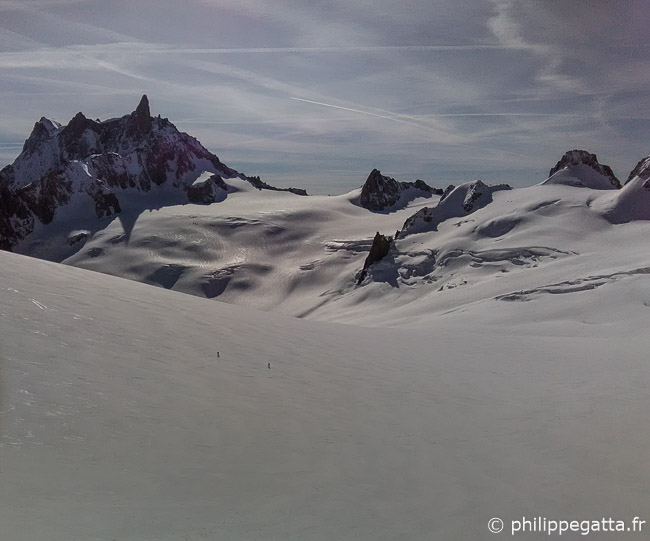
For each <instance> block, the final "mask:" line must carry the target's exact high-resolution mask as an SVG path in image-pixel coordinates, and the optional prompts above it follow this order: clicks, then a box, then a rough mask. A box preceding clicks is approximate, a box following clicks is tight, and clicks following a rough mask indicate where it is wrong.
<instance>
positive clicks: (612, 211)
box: [594, 156, 650, 224]
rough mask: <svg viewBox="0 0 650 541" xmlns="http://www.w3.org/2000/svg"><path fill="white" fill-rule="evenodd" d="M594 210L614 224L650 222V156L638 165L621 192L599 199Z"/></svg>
mask: <svg viewBox="0 0 650 541" xmlns="http://www.w3.org/2000/svg"><path fill="white" fill-rule="evenodd" d="M594 209H595V210H599V211H600V212H601V213H602V214H603V215H604V216H605V217H606V218H607V219H608V220H609V221H610V222H612V223H614V224H621V223H626V222H631V221H634V220H650V156H648V157H647V158H644V159H643V160H641V161H640V162H639V163H638V164H637V166H636V167H635V168H634V169H633V170H632V172H631V173H630V176H629V178H628V180H627V182H626V183H625V186H623V188H622V189H621V190H620V191H618V192H616V193H614V194H611V196H610V197H602V198H599V199H597V200H596V201H595V202H594Z"/></svg>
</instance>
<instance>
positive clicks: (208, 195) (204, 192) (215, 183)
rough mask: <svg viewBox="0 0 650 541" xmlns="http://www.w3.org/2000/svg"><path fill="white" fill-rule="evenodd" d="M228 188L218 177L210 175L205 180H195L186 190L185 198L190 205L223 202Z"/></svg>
mask: <svg viewBox="0 0 650 541" xmlns="http://www.w3.org/2000/svg"><path fill="white" fill-rule="evenodd" d="M227 191H228V186H227V185H226V183H225V182H224V181H223V179H222V178H221V177H220V176H219V175H211V176H210V177H208V178H207V179H205V180H201V179H200V178H199V179H197V180H196V181H195V182H194V183H193V184H192V185H191V186H189V187H188V188H187V198H188V199H189V200H190V202H192V203H203V204H206V205H209V204H211V203H216V202H217V201H220V200H223V198H224V197H225V193H226V192H227Z"/></svg>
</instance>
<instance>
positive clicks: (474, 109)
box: [0, 0, 650, 194]
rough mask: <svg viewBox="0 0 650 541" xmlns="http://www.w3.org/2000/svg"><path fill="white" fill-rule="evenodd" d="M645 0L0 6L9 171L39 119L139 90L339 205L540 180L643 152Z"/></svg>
mask: <svg viewBox="0 0 650 541" xmlns="http://www.w3.org/2000/svg"><path fill="white" fill-rule="evenodd" d="M648 20H650V3H648V2H647V0H612V1H609V0H572V1H570V2H567V1H565V0H545V1H540V0H466V1H463V2H457V1H455V0H453V1H452V0H449V1H442V0H403V1H402V2H395V0H310V1H309V2H306V1H304V0H184V1H183V2H178V1H171V0H110V1H106V0H0V166H4V165H6V164H8V163H11V162H12V161H13V160H14V158H15V157H16V156H17V155H18V153H19V152H20V150H21V148H22V144H23V141H24V140H25V139H26V138H27V136H28V135H29V133H30V132H31V129H32V127H33V125H34V122H35V121H37V120H38V119H39V118H40V117H42V116H46V117H48V118H51V119H54V120H57V121H59V122H61V123H64V124H65V123H67V122H68V121H69V119H70V118H72V116H74V114H75V113H77V112H78V111H83V112H84V113H85V114H86V115H87V116H88V117H90V118H100V119H106V118H111V117H115V116H122V115H124V114H126V113H128V112H130V111H132V110H133V109H134V108H135V107H136V105H137V103H138V101H139V98H140V96H141V95H142V94H143V93H146V94H147V95H148V97H149V101H150V104H151V111H152V114H154V115H157V114H160V115H161V116H163V117H168V118H169V119H170V120H171V121H172V122H174V124H176V126H177V127H178V128H179V129H181V130H182V131H185V132H188V133H190V134H191V135H193V136H195V137H197V138H198V139H199V141H201V142H202V143H203V145H204V146H206V147H207V148H208V149H209V150H211V151H212V152H214V153H215V154H217V155H218V156H219V158H220V159H221V160H222V161H223V162H224V163H226V164H227V165H229V166H231V167H234V168H235V169H237V170H239V171H241V172H244V173H246V174H249V175H260V176H261V177H262V179H263V180H265V181H267V182H269V183H271V184H275V185H278V186H297V187H303V188H306V189H307V190H308V191H309V192H310V193H332V194H334V193H343V192H346V191H349V190H351V189H353V188H355V187H358V186H360V185H361V184H363V182H364V181H365V179H366V177H367V176H368V174H369V172H370V171H371V170H372V169H373V168H378V169H380V170H381V171H382V173H384V174H387V175H390V176H392V177H395V178H397V179H398V180H415V179H417V178H421V179H423V180H425V181H427V182H429V183H430V184H432V185H435V186H446V185H447V184H449V183H455V184H457V183H459V182H464V181H467V180H473V179H476V178H481V179H483V180H484V181H487V182H509V183H511V184H512V185H513V186H526V185H532V184H535V183H538V182H541V181H543V180H544V179H545V178H546V177H547V175H548V171H549V169H550V168H551V167H552V166H553V165H555V163H556V162H557V161H558V160H559V159H560V157H561V156H562V154H563V153H564V152H565V151H567V150H570V149H574V148H580V149H585V150H589V151H590V152H594V153H595V154H597V155H598V158H599V161H600V162H601V163H605V164H608V165H610V166H612V168H613V169H614V172H615V173H616V174H617V176H618V177H619V178H622V179H626V178H627V175H628V174H629V172H630V171H631V169H632V168H633V167H634V165H636V163H637V161H638V160H640V159H641V158H642V157H644V156H647V155H648V154H650V140H649V138H648V134H649V132H650V130H649V127H650V119H649V118H648V114H649V112H650V111H649V110H650V84H649V83H650V46H649V44H648V41H647V22H648Z"/></svg>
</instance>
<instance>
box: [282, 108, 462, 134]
mask: <svg viewBox="0 0 650 541" xmlns="http://www.w3.org/2000/svg"><path fill="white" fill-rule="evenodd" d="M290 99H292V100H296V101H304V102H305V103H312V104H314V105H320V106H322V107H331V108H332V109H340V110H341V111H350V112H352V113H358V114H360V115H366V116H372V117H375V118H383V119H384V120H390V121H391V122H398V123H400V124H406V125H407V126H413V127H415V128H420V129H421V130H425V131H427V132H430V133H435V134H437V135H439V136H441V135H444V137H446V142H453V141H451V139H453V136H452V135H450V134H446V133H443V132H442V131H441V130H438V129H436V128H434V127H432V126H426V125H422V124H419V123H417V122H412V121H409V120H405V119H404V118H400V117H399V116H397V115H395V116H392V115H382V114H379V113H371V112H370V111H362V110H361V109H353V108H351V107H342V106H341V105H333V104H331V103H323V102H321V101H313V100H306V99H304V98H295V97H291V98H290Z"/></svg>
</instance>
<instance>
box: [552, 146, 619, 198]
mask: <svg viewBox="0 0 650 541" xmlns="http://www.w3.org/2000/svg"><path fill="white" fill-rule="evenodd" d="M548 176H549V178H548V179H547V180H546V181H545V182H544V184H566V185H571V186H583V187H588V188H594V189H616V190H617V189H620V188H621V183H620V181H619V180H618V179H617V178H616V175H614V172H613V171H612V168H611V167H609V166H608V165H603V164H600V163H598V158H597V157H596V155H595V154H592V153H590V152H587V151H586V150H570V151H568V152H566V153H565V154H564V156H562V158H561V159H560V161H558V162H557V163H556V164H555V167H553V168H552V169H551V170H550V172H549V174H548Z"/></svg>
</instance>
